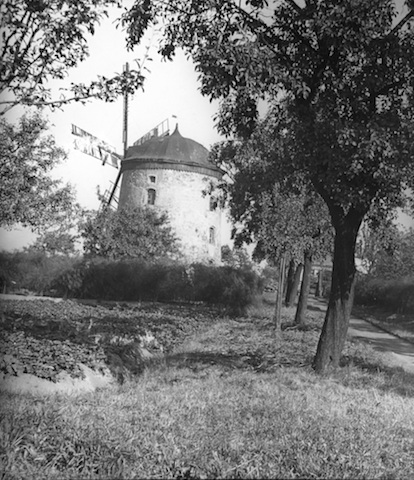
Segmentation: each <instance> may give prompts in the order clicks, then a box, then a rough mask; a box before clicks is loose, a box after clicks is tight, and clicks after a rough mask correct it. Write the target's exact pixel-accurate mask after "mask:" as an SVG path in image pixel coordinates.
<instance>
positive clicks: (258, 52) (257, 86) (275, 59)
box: [123, 0, 414, 372]
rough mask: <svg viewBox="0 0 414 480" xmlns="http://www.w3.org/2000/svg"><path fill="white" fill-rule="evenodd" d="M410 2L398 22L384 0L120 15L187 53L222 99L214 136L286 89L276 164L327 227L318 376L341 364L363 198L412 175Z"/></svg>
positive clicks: (157, 6) (384, 197) (133, 37)
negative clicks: (300, 183)
mask: <svg viewBox="0 0 414 480" xmlns="http://www.w3.org/2000/svg"><path fill="white" fill-rule="evenodd" d="M413 4H414V2H412V1H411V0H410V1H409V2H407V5H408V7H409V12H408V13H407V14H406V15H405V16H404V17H403V18H401V19H400V20H399V21H398V22H397V21H396V14H397V12H396V8H395V2H394V1H393V0H337V1H335V2H332V1H328V0H320V1H316V0H304V1H303V2H296V1H295V0H282V1H280V2H272V3H269V2H268V1H266V0H246V2H244V3H241V2H234V1H232V0H217V1H215V2H211V1H210V0H201V1H199V2H187V1H185V0H173V1H170V2H164V1H162V0H152V1H151V0H137V1H136V2H135V3H134V6H133V8H132V9H131V10H129V11H128V12H126V13H125V15H124V17H123V23H124V25H128V34H129V37H128V41H129V45H130V46H132V45H134V44H135V43H137V42H138V41H139V39H140V38H141V37H142V35H143V33H144V31H145V29H146V28H147V27H148V26H149V25H152V24H153V23H155V22H156V21H157V20H158V19H159V17H162V19H163V21H164V22H163V32H162V33H163V36H162V42H161V44H160V51H161V53H162V54H163V55H164V56H166V57H167V58H171V57H172V56H173V54H174V50H175V48H176V47H177V46H180V47H183V48H184V49H185V50H186V51H187V52H188V54H189V55H191V56H192V58H193V60H194V61H195V63H196V68H197V70H198V71H199V73H200V79H201V84H202V87H201V91H202V92H203V93H204V94H206V95H209V96H210V97H211V98H221V99H225V100H224V101H223V103H222V110H221V113H220V115H219V117H218V126H219V128H220V130H221V131H222V132H223V133H227V134H237V135H243V136H248V135H249V134H250V133H251V131H252V130H253V129H254V125H255V122H256V120H257V115H258V114H257V100H258V99H259V98H267V99H268V101H269V102H270V103H272V105H275V106H276V105H277V104H279V105H280V103H281V96H280V94H281V92H282V93H283V94H284V101H283V105H282V106H281V107H280V109H279V117H280V121H279V125H280V127H281V128H280V129H279V130H275V135H279V134H282V135H284V137H285V143H286V145H287V146H288V148H287V149H286V152H285V153H286V163H285V166H286V169H289V168H290V169H291V170H292V171H296V172H300V173H301V174H303V175H305V176H306V178H307V179H308V180H309V181H310V182H311V183H312V185H313V187H314V189H315V190H316V191H317V192H318V194H319V195H320V196H321V197H322V198H323V200H324V201H325V203H326V205H327V207H328V209H329V212H330V216H331V219H332V224H333V226H334V228H335V242H334V243H335V245H334V255H333V272H332V285H331V294H330V298H329V303H328V309H327V312H326V317H325V322H324V326H323V329H322V334H321V337H320V340H319V343H318V348H317V352H316V356H315V359H314V368H315V370H316V371H317V372H324V371H326V370H327V369H329V368H331V367H333V368H334V367H336V366H338V365H339V359H340V355H341V351H342V348H343V345H344V342H345V339H346V333H347V329H348V323H349V316H350V312H351V308H352V303H353V289H354V281H355V260H354V255H355V244H356V239H357V234H358V230H359V227H360V225H361V222H362V220H363V218H364V217H365V215H366V213H367V212H368V211H369V210H370V208H371V207H372V205H373V204H375V205H376V206H377V208H382V209H384V210H387V209H389V208H393V207H394V206H396V205H401V204H402V203H403V201H404V192H405V191H406V187H407V186H409V184H411V185H412V184H413V183H414V180H413V179H414V172H413V162H412V157H413V154H414V152H413V149H414V141H413V136H414V128H413V119H414V115H413V113H414V112H413V107H414V34H413V29H410V28H409V27H410V25H412V22H413V18H414V11H413V9H412V8H413V7H414V5H413ZM253 181H254V179H253Z"/></svg>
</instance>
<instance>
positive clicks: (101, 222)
mask: <svg viewBox="0 0 414 480" xmlns="http://www.w3.org/2000/svg"><path fill="white" fill-rule="evenodd" d="M80 231H81V237H82V238H83V239H84V247H83V248H84V251H85V253H86V254H88V255H91V256H99V257H104V258H109V259H113V260H114V259H121V258H140V259H144V260H149V261H153V260H157V259H162V258H165V257H173V256H177V255H178V254H179V250H178V245H177V240H176V237H175V235H174V233H173V231H172V228H171V227H170V226H169V224H168V218H167V215H166V214H164V213H162V214H159V213H158V212H157V211H155V210H154V209H152V208H141V207H129V206H128V207H123V208H121V209H119V210H116V211H114V210H111V209H109V208H106V209H104V210H101V211H99V212H90V213H89V215H88V216H87V218H86V220H85V221H84V222H83V224H82V225H81V227H80Z"/></svg>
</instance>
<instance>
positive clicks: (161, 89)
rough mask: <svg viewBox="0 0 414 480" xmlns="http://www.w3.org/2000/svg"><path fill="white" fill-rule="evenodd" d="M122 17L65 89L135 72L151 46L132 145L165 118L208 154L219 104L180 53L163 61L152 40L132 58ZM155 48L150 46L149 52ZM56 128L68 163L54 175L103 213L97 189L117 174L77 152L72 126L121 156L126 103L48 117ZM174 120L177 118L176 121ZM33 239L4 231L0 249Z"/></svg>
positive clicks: (97, 104) (96, 40)
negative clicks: (203, 90) (202, 87)
mask: <svg viewBox="0 0 414 480" xmlns="http://www.w3.org/2000/svg"><path fill="white" fill-rule="evenodd" d="M119 13H120V11H119V10H116V9H114V10H113V14H112V15H111V17H110V18H109V19H107V20H105V21H103V22H102V24H101V26H100V27H99V28H98V29H97V31H96V33H95V35H94V36H92V37H90V41H89V48H90V56H89V58H88V59H87V60H86V61H85V62H83V63H82V64H81V65H80V66H79V67H77V68H76V69H73V70H71V71H70V74H69V77H68V78H67V79H66V80H65V82H64V83H63V84H61V83H57V82H56V83H55V82H54V83H52V85H53V87H54V88H55V89H56V91H58V90H57V88H58V86H60V85H62V86H65V85H67V84H68V83H70V82H84V83H88V81H89V80H93V79H95V78H96V75H105V76H107V77H109V76H111V75H113V74H114V73H115V72H121V71H122V69H123V66H124V65H125V63H126V62H128V63H129V65H130V68H131V69H132V68H136V64H135V61H136V59H138V60H139V61H142V59H143V58H144V57H145V54H146V52H147V49H146V47H147V46H150V48H149V51H148V56H149V57H150V58H152V61H149V60H146V61H145V65H144V66H145V67H146V68H147V69H148V70H149V71H145V72H144V74H145V77H146V80H145V85H144V91H143V90H139V91H137V92H136V93H135V94H134V96H133V97H132V98H130V102H129V116H128V117H129V121H128V126H129V129H128V130H129V132H128V140H129V142H128V143H129V144H132V143H133V142H134V141H135V140H137V139H138V138H139V137H141V136H142V135H144V134H145V133H147V132H148V131H149V130H151V129H152V128H153V127H155V126H156V125H157V124H159V123H160V122H162V121H163V120H164V119H166V118H170V128H174V127H175V123H176V122H178V125H179V130H180V133H181V135H183V136H184V137H188V138H191V139H193V140H195V141H197V142H199V143H201V144H203V145H204V146H205V147H206V148H210V146H211V145H212V144H213V143H215V142H217V141H219V140H220V139H221V137H220V136H219V135H218V133H217V131H216V130H215V128H214V121H213V117H214V115H215V113H216V112H217V109H218V103H217V102H212V103H210V101H209V99H208V98H206V97H203V96H202V95H201V93H200V92H199V83H198V81H197V73H196V72H195V69H194V66H193V64H192V63H191V62H190V61H188V60H187V59H186V58H185V56H184V54H183V53H182V52H178V54H177V55H176V57H175V59H174V60H173V61H172V62H169V61H163V60H161V59H160V56H159V55H158V54H157V48H156V39H155V38H154V37H153V36H151V35H148V37H147V38H146V39H145V41H144V43H143V46H142V47H139V48H138V49H136V50H135V51H133V52H128V51H127V50H126V48H125V35H124V33H123V32H122V31H121V30H119V29H116V27H115V24H114V19H115V18H116V16H117V15H119ZM151 45H152V46H151ZM20 113H21V111H20V110H19V109H15V110H11V111H10V112H9V118H15V117H16V115H19V114H20ZM45 114H46V115H47V116H48V118H49V119H50V121H51V123H52V128H51V133H53V135H54V136H55V138H56V140H57V142H58V144H59V145H60V146H62V147H63V148H64V149H65V150H66V151H67V152H68V160H67V161H66V162H65V163H64V164H62V165H61V166H59V167H58V168H57V169H56V170H55V171H54V173H53V175H54V176H55V177H57V178H61V179H62V180H63V181H64V182H70V183H72V184H73V185H74V186H75V188H76V191H77V197H78V201H79V202H80V203H81V205H82V206H83V207H86V208H93V209H96V208H98V207H99V201H98V198H97V194H96V191H97V187H98V186H99V187H100V188H101V191H102V192H103V191H104V190H106V189H107V188H110V185H111V183H110V182H111V181H112V182H113V181H115V178H116V175H117V170H116V169H115V168H113V167H111V166H109V165H106V166H104V167H103V166H102V165H101V163H100V161H99V160H97V159H95V158H93V157H90V156H88V155H86V154H84V153H81V152H79V151H77V150H75V149H74V147H73V140H74V137H73V135H72V134H71V124H72V123H73V124H75V125H77V126H78V127H80V128H82V129H83V130H86V131H87V132H89V133H91V134H92V135H94V136H96V137H98V138H100V139H102V140H104V141H106V142H107V143H109V144H110V145H113V146H114V147H115V148H116V150H117V151H118V152H119V153H122V121H123V120H122V119H123V100H122V98H119V99H118V101H116V102H114V103H105V102H103V101H92V102H88V103H87V104H86V105H81V104H79V103H74V104H72V105H69V106H66V107H64V108H63V110H57V111H55V112H50V111H45ZM172 115H175V116H176V117H177V118H176V119H172ZM34 238H35V237H34V235H32V234H30V232H29V231H28V230H27V229H23V228H18V229H15V230H13V231H12V232H9V231H6V230H4V229H0V248H1V249H7V250H10V249H20V248H22V247H23V246H25V245H27V244H28V243H31V242H32V241H33V240H34Z"/></svg>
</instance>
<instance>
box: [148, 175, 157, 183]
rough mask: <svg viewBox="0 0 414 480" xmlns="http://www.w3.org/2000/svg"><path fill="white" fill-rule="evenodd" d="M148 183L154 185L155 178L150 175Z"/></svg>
mask: <svg viewBox="0 0 414 480" xmlns="http://www.w3.org/2000/svg"><path fill="white" fill-rule="evenodd" d="M149 181H150V182H151V183H155V182H156V181H157V179H156V178H155V175H150V177H149Z"/></svg>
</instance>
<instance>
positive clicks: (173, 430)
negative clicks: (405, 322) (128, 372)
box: [0, 304, 414, 479]
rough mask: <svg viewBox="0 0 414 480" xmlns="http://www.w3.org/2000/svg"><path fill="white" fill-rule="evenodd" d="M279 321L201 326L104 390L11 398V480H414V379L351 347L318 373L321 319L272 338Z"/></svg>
mask: <svg viewBox="0 0 414 480" xmlns="http://www.w3.org/2000/svg"><path fill="white" fill-rule="evenodd" d="M270 313H271V305H266V304H264V305H262V306H261V307H260V308H256V309H255V310H252V311H251V312H250V315H249V316H247V317H244V318H240V319H231V318H215V319H213V318H211V321H206V322H200V325H199V328H198V329H195V328H194V329H192V330H191V332H187V333H186V335H185V337H183V341H182V342H178V341H177V342H175V343H174V345H175V346H174V348H173V349H171V350H170V351H169V352H168V353H167V355H165V357H164V359H163V360H158V361H157V362H154V363H153V364H150V365H148V366H147V367H146V369H145V371H144V372H143V374H141V375H140V376H139V377H137V378H136V379H135V380H129V381H126V382H125V383H124V384H123V385H115V386H112V387H111V388H109V389H106V390H103V391H98V392H95V393H94V394H84V395H78V396H72V397H68V396H64V395H60V396H55V397H27V396H26V397H23V396H17V395H10V394H3V395H2V398H1V399H0V401H1V402H2V403H1V405H2V407H1V430H0V455H1V459H0V460H1V465H2V466H3V467H2V468H3V469H4V477H3V478H30V477H31V478H46V479H52V478H56V479H69V478H80V477H81V478H108V477H109V478H188V479H191V478H193V479H196V478H353V479H355V478H387V479H388V478H402V479H403V478H404V479H405V478H412V477H413V476H414V462H413V458H414V376H413V375H409V374H407V373H404V372H403V371H402V370H399V369H391V368H388V367H387V366H386V357H385V356H380V355H378V354H376V353H375V352H373V351H372V350H370V349H369V348H368V347H366V346H360V345H359V344H355V343H348V344H347V346H346V348H345V351H344V358H343V367H342V368H341V369H340V370H339V371H338V372H337V373H336V374H334V375H331V376H329V377H319V376H316V375H315V374H314V373H313V371H312V370H311V367H310V363H311V360H312V356H313V354H314V351H315V347H316V342H317V339H318V336H319V329H320V327H321V323H322V321H323V316H322V317H321V315H320V313H318V312H313V313H311V314H310V315H309V318H308V328H307V329H306V330H303V331H298V330H289V331H285V332H284V333H283V338H282V340H281V341H279V342H276V340H275V337H274V334H273V326H272V324H271V322H270V320H269V315H270ZM292 314H293V312H291V311H288V310H285V311H284V318H285V321H289V320H290V318H291V315H292ZM171 321H172V319H171Z"/></svg>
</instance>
